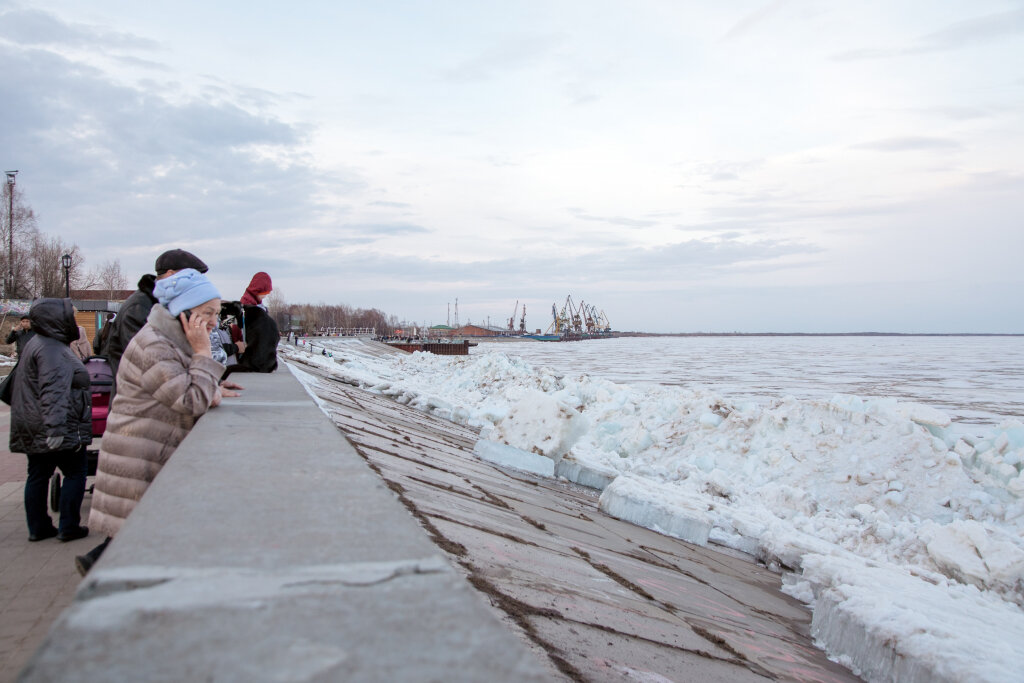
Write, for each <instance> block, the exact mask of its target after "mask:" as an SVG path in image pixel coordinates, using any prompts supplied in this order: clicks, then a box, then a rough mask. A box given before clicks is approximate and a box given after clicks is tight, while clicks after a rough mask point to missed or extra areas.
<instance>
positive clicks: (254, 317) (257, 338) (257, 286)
mask: <svg viewBox="0 0 1024 683" xmlns="http://www.w3.org/2000/svg"><path fill="white" fill-rule="evenodd" d="M272 290H273V284H272V283H271V281H270V276H269V275H267V274H266V273H262V272H261V273H256V274H255V275H253V276H252V281H251V282H250V283H249V286H248V287H247V288H246V289H245V294H243V295H242V319H241V320H240V321H239V322H240V323H241V325H242V340H243V341H244V342H245V351H243V352H242V353H240V354H239V356H238V365H233V366H231V367H230V368H228V372H273V371H274V370H277V343H278V342H279V341H281V333H280V332H279V331H278V329H277V323H276V322H274V319H273V318H272V317H270V314H269V313H267V309H266V306H264V305H263V298H264V297H265V296H267V295H268V294H270V292H271V291H272Z"/></svg>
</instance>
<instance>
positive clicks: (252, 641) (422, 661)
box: [20, 369, 545, 681]
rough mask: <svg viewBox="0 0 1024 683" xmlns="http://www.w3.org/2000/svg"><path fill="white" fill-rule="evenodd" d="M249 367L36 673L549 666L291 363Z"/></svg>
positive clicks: (347, 675)
mask: <svg viewBox="0 0 1024 683" xmlns="http://www.w3.org/2000/svg"><path fill="white" fill-rule="evenodd" d="M233 379H236V380H237V381H239V383H241V384H243V385H245V386H246V390H245V392H244V396H243V397H241V398H237V399H225V401H224V403H223V404H222V405H221V406H220V407H218V408H217V409H215V410H213V411H211V412H210V413H209V414H208V415H206V416H205V417H203V419H202V420H200V421H199V423H198V424H197V426H196V427H195V429H194V430H193V431H192V433H191V434H190V435H189V437H188V438H187V439H186V440H185V442H184V443H183V444H182V445H181V446H180V447H179V448H178V450H177V452H176V453H175V454H174V456H173V458H171V460H170V461H169V462H168V463H167V465H166V466H165V467H164V469H163V471H162V472H161V473H160V476H159V477H158V478H157V479H156V481H155V482H154V483H153V485H152V486H151V487H150V489H149V491H148V492H147V493H146V495H145V497H144V498H143V500H142V501H141V502H140V504H139V506H138V507H137V508H136V510H135V512H134V513H133V514H132V515H131V517H130V518H129V519H128V521H127V523H126V524H125V526H124V528H123V530H122V532H121V533H120V535H119V536H118V537H117V538H116V539H115V540H114V542H113V543H112V544H111V545H110V547H109V548H108V549H107V552H106V553H105V554H104V556H103V558H102V559H101V560H100V562H99V563H98V564H97V565H96V566H95V567H94V568H93V570H92V572H90V574H89V576H88V577H87V578H86V579H85V580H84V581H83V582H82V585H81V586H80V588H79V590H78V593H77V595H76V598H75V601H74V603H73V604H72V605H71V607H69V608H68V609H67V610H66V611H65V612H64V613H63V615H62V616H61V618H60V619H59V620H58V621H57V623H56V624H55V625H54V628H53V630H52V631H51V632H50V634H49V636H48V637H47V639H46V641H45V642H44V643H43V645H42V646H41V648H40V649H39V651H38V652H36V654H35V655H34V657H33V659H32V660H31V661H30V663H29V665H28V666H27V667H26V669H25V670H24V671H23V672H22V675H21V678H20V680H23V681H51V680H62V681H111V680H132V681H157V680H160V681H185V680H211V681H233V680H239V681H241V680H245V681H260V680H274V681H283V680H288V681H307V680H308V681H335V680H346V681H384V680H387V681H397V680H402V681H426V680H445V681H479V680H495V681H497V680H516V681H531V680H543V679H544V678H545V673H544V669H543V668H542V667H541V664H540V663H539V662H538V661H537V659H536V658H535V656H534V655H533V654H532V653H531V652H530V651H529V650H528V649H527V647H526V645H525V644H524V643H523V642H522V641H521V640H520V639H519V638H518V637H517V636H516V635H515V634H514V633H512V631H510V630H509V629H508V628H507V627H506V626H505V625H503V624H502V623H501V622H500V621H499V620H498V619H497V617H496V616H495V615H494V614H493V613H492V612H491V611H490V610H489V609H488V608H487V606H486V604H485V603H484V598H483V597H482V596H480V595H479V594H477V593H476V592H475V591H473V590H472V589H471V588H470V587H469V585H468V583H467V582H466V581H465V579H464V578H463V577H462V575H461V574H459V573H458V572H457V571H455V569H454V568H453V567H452V566H451V565H450V564H449V563H448V561H447V559H446V558H445V557H444V556H442V554H441V553H440V551H439V550H438V549H437V547H436V546H434V545H433V544H432V543H431V542H430V540H429V539H428V537H427V535H426V533H425V532H424V531H423V530H422V528H421V527H420V526H419V525H418V524H417V523H416V522H415V520H414V519H413V518H412V517H411V516H410V515H409V514H408V512H407V511H406V510H405V509H404V508H403V507H402V506H401V504H400V503H399V502H398V500H397V499H396V497H395V496H394V495H393V494H392V492H391V491H390V490H388V489H387V488H386V486H385V485H384V484H383V482H382V481H381V479H380V478H379V477H378V476H377V475H376V474H374V473H373V472H372V471H371V470H370V469H369V467H368V466H367V465H366V463H365V462H364V461H363V460H362V458H360V457H359V455H358V454H357V453H356V452H355V450H354V449H353V447H352V446H351V444H350V443H349V442H348V441H347V440H346V439H345V438H344V437H343V436H342V435H341V434H340V433H339V432H338V430H337V429H336V428H335V427H334V426H333V425H332V424H331V423H330V421H329V420H328V419H327V418H326V416H325V415H323V413H321V411H320V410H319V409H318V408H317V407H316V405H315V404H314V403H313V401H312V399H311V398H310V397H309V396H308V395H307V394H306V392H305V391H304V390H303V388H302V387H301V385H300V384H299V383H298V381H297V380H295V378H294V377H293V376H292V375H291V373H289V372H288V371H287V370H286V369H283V370H281V371H279V372H277V373H275V374H272V375H236V376H234V377H233ZM99 540H100V539H97V542H98V541H99Z"/></svg>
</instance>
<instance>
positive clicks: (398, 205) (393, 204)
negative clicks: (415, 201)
mask: <svg viewBox="0 0 1024 683" xmlns="http://www.w3.org/2000/svg"><path fill="white" fill-rule="evenodd" d="M370 206H383V207H386V208H389V209H411V208H412V204H406V203H405V202H385V201H376V202H370Z"/></svg>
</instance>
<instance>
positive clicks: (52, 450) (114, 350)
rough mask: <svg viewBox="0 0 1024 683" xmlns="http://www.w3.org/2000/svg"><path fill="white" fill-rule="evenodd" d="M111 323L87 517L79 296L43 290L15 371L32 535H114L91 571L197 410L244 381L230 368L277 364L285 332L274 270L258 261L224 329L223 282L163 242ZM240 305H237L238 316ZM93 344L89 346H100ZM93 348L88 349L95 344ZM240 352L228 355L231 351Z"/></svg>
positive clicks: (89, 561) (86, 562)
mask: <svg viewBox="0 0 1024 683" xmlns="http://www.w3.org/2000/svg"><path fill="white" fill-rule="evenodd" d="M154 269H155V271H156V273H155V274H147V275H144V276H143V277H142V278H141V279H140V280H139V284H138V290H137V291H136V292H134V293H133V294H132V295H131V296H130V297H129V298H128V299H127V300H126V301H125V302H124V303H123V304H122V305H121V308H120V310H119V312H118V314H117V315H116V317H114V318H113V319H112V320H108V321H107V322H106V324H105V325H104V332H103V337H104V341H103V342H102V344H101V346H100V349H99V355H102V356H104V357H105V358H107V360H108V361H109V363H110V366H111V370H112V375H113V386H112V392H111V404H110V411H109V414H108V416H107V427H106V431H105V432H104V434H103V440H102V443H101V447H100V453H99V460H98V464H97V473H96V474H97V476H96V481H95V486H94V489H93V499H92V509H91V513H90V517H89V524H88V526H84V525H82V524H81V512H80V510H81V504H82V500H83V498H84V495H85V479H86V471H87V468H88V464H87V455H86V447H87V446H88V445H89V444H90V443H91V442H92V414H91V412H92V411H91V408H92V405H91V389H90V379H89V374H88V372H87V371H86V369H85V366H84V365H83V363H82V360H84V359H82V358H81V357H80V356H79V355H76V352H75V351H73V350H72V344H73V343H74V342H75V341H77V340H79V339H80V338H81V337H82V334H81V331H80V330H79V328H78V325H77V323H76V322H75V317H74V312H75V311H74V308H73V306H72V305H71V301H70V299H37V300H36V301H35V302H33V304H32V307H31V309H30V310H29V314H28V322H29V324H27V325H26V324H24V323H23V324H22V331H21V333H20V334H18V335H14V338H13V339H12V338H11V337H9V341H8V343H11V342H16V343H17V344H18V357H19V358H18V365H17V366H16V368H15V370H14V371H13V372H14V376H13V377H12V379H11V400H10V403H11V431H10V450H11V451H12V452H20V453H25V454H27V456H28V479H27V481H26V482H25V515H26V519H27V522H28V529H29V541H40V540H43V539H47V538H52V537H54V536H56V537H57V539H58V540H60V541H70V540H74V539H78V538H82V537H84V536H86V535H88V534H89V533H90V531H92V532H94V533H98V534H99V535H100V536H104V537H105V539H106V540H104V541H103V543H101V544H100V545H98V546H97V547H95V548H94V549H93V550H92V551H90V552H89V553H86V554H85V555H80V556H78V557H76V558H75V562H76V566H77V567H78V569H79V571H80V572H81V573H82V574H85V573H86V572H87V571H88V570H89V569H90V568H91V567H92V565H93V563H95V561H96V560H97V559H98V558H99V556H100V554H101V553H102V552H103V550H104V549H105V548H106V546H107V544H108V543H109V542H110V540H111V538H112V537H114V536H115V535H116V534H117V532H118V531H119V530H120V528H121V524H122V523H123V522H124V520H125V518H126V517H127V516H128V514H129V513H130V512H131V511H132V510H133V509H134V507H135V505H136V504H137V503H138V501H139V499H140V498H141V497H142V495H143V493H145V491H146V489H147V488H148V487H149V484H150V483H151V482H152V481H153V479H154V478H155V477H156V475H157V474H158V473H159V471H160V469H161V468H162V467H163V465H164V463H166V462H167V460H168V458H170V456H171V454H172V453H173V452H174V450H175V449H176V448H177V446H178V445H179V444H180V443H181V442H182V440H184V438H185V436H186V435H187V434H188V433H189V431H190V430H191V429H192V427H193V426H194V425H195V423H196V421H197V420H198V419H199V418H200V417H202V415H204V414H205V413H206V412H207V411H208V410H209V409H210V408H213V407H215V406H217V405H219V404H220V402H221V400H222V399H223V398H225V397H233V396H238V395H239V394H238V391H240V390H241V389H242V387H241V386H239V385H238V384H236V383H234V382H233V381H231V380H229V379H228V375H229V374H231V373H232V372H273V371H274V370H275V369H276V368H277V344H278V341H279V340H280V334H279V332H278V329H277V324H276V323H275V322H274V319H273V318H272V317H271V316H270V315H269V314H268V313H267V310H266V308H265V307H264V306H263V304H262V302H263V298H264V297H266V296H267V295H268V294H269V293H270V292H271V291H272V283H271V279H270V276H269V275H267V274H266V273H262V272H261V273H257V274H256V275H255V276H254V277H253V278H252V281H251V282H250V284H249V286H248V287H247V288H246V291H245V293H244V295H243V296H242V299H241V301H240V302H239V304H238V305H237V307H236V309H235V310H237V311H238V312H239V313H240V314H241V319H240V320H237V322H236V324H235V325H233V326H232V329H231V330H230V332H229V333H228V334H227V335H226V337H222V333H221V330H220V325H219V323H220V317H221V310H222V301H221V296H220V292H219V291H218V290H217V288H216V287H215V286H214V285H213V283H212V282H211V281H210V280H209V278H207V276H206V275H205V273H206V272H207V270H208V269H207V266H206V264H205V263H203V262H202V261H201V260H200V259H199V258H198V257H197V256H195V255H194V254H192V253H190V252H187V251H184V250H181V249H173V250H171V251H167V252H164V253H163V254H161V255H160V256H159V257H158V258H157V260H156V263H155V268H154ZM236 317H237V316H236ZM86 344H87V345H88V342H86ZM92 350H95V347H90V351H92ZM87 355H88V354H87ZM229 357H232V359H233V360H234V362H233V363H232V364H230V365H229V364H228V358H229ZM55 468H59V469H60V470H61V473H62V474H63V475H64V483H63V485H62V487H61V494H60V516H59V524H58V526H56V527H54V525H53V522H52V520H51V518H50V515H49V513H48V512H47V510H46V503H47V496H46V492H47V486H48V482H49V479H50V477H51V476H52V475H53V472H54V470H55Z"/></svg>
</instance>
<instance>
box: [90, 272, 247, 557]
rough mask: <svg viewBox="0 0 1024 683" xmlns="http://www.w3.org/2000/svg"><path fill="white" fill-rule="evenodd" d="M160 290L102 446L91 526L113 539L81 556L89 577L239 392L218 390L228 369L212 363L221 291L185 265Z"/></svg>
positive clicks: (125, 364)
mask: <svg viewBox="0 0 1024 683" xmlns="http://www.w3.org/2000/svg"><path fill="white" fill-rule="evenodd" d="M153 293H154V295H155V296H156V298H157V300H158V301H159V302H160V304H161V305H159V306H153V308H152V310H150V312H149V318H148V319H147V321H146V324H145V326H144V327H143V328H142V329H141V330H139V333H138V334H137V335H135V337H134V338H133V339H132V340H131V342H130V343H129V344H128V348H126V349H125V352H124V355H123V356H122V357H121V363H120V365H119V367H118V371H117V396H116V397H115V398H114V403H113V405H112V406H111V407H110V415H109V416H108V417H107V430H106V432H105V433H104V434H103V441H102V444H101V448H100V457H99V464H98V467H97V473H96V484H95V490H94V492H93V499H92V512H91V514H90V516H89V528H90V529H91V530H92V531H94V532H99V533H101V534H103V535H106V536H107V537H108V538H107V541H105V542H104V543H103V544H101V545H100V546H98V547H97V548H94V549H93V550H92V551H90V553H89V554H87V555H82V556H79V557H77V558H75V563H76V565H77V567H78V570H79V572H81V573H82V574H85V573H86V572H87V571H88V570H89V569H90V568H91V567H92V565H93V563H94V562H95V561H96V559H98V557H99V555H100V553H102V552H103V550H104V549H105V547H106V543H108V542H109V541H110V538H111V537H113V536H115V535H116V534H117V532H118V531H119V530H120V529H121V525H122V524H123V523H124V520H125V518H127V517H128V515H129V514H130V513H131V511H132V510H133V509H134V508H135V505H136V504H137V503H138V501H139V499H140V498H142V495H143V494H144V493H145V492H146V489H147V488H148V487H149V485H150V483H151V482H152V481H153V479H154V478H155V477H156V475H157V474H159V472H160V469H161V468H162V467H163V465H164V463H166V462H167V460H168V458H170V457H171V455H172V454H173V453H174V450H175V449H176V448H177V447H178V444H180V443H181V442H182V441H183V440H184V438H185V436H186V435H188V433H189V431H190V430H191V429H192V427H193V426H194V425H195V423H196V421H197V420H198V419H199V418H200V417H202V416H203V414H204V413H206V411H207V410H209V409H210V408H213V407H214V406H216V405H218V404H219V403H220V401H221V397H222V396H237V395H238V394H237V393H235V392H233V391H231V389H235V388H240V387H238V386H237V385H234V384H230V383H225V384H224V387H223V388H222V387H221V386H219V379H220V376H221V374H222V373H223V372H224V366H223V365H221V364H220V363H218V362H217V361H215V360H213V357H212V355H211V350H210V332H211V331H212V330H213V329H214V328H215V327H216V326H217V319H218V316H219V315H220V303H221V302H220V293H219V292H218V291H217V289H216V288H215V287H214V286H213V284H212V283H211V282H210V281H209V280H208V279H207V278H206V276H205V275H203V274H202V273H200V272H199V271H198V270H194V269H191V268H186V269H184V270H180V271H178V272H177V273H175V274H174V275H171V276H170V277H168V278H165V279H163V280H158V281H157V283H156V286H155V288H154V290H153Z"/></svg>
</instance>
